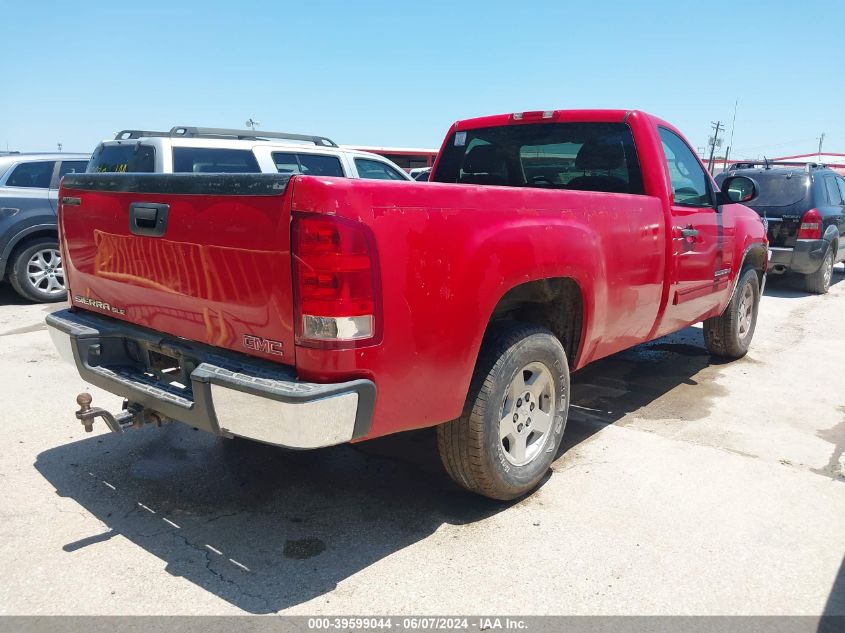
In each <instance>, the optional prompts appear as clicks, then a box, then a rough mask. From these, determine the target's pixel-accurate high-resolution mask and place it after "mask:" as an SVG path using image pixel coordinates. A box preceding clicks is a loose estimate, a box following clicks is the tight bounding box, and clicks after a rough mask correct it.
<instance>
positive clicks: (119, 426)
mask: <svg viewBox="0 0 845 633" xmlns="http://www.w3.org/2000/svg"><path fill="white" fill-rule="evenodd" d="M92 400H93V398H92V396H91V394H90V393H88V392H85V391H83V392H82V393H80V394H79V395H78V396H76V404H78V405H79V411H77V412H76V418H77V419H78V420H79V421H80V422H82V426H83V427H84V428H85V432H86V433H90V432H91V431H93V430H94V420H96V419H97V418H102V419H103V422H105V424H106V426H107V427H109V430H110V431H111V432H112V433H123V431H124V430H125V429H127V428H129V427H130V426H132V427H135V428H141V427H142V426H144V425H145V424H155V425H156V426H161V425H162V423H164V422H169V421H170V419H169V418H165V417H163V416H161V415H160V414H158V413H157V412H155V411H151V410H149V409H145V408H144V407H142V406H141V405H139V404H135V403H131V402H128V401H127V402H124V403H123V411H121V412H120V413H118V414H116V415H112V414H111V413H109V412H108V411H106V410H105V409H101V408H100V407H92V406H91V402H92Z"/></svg>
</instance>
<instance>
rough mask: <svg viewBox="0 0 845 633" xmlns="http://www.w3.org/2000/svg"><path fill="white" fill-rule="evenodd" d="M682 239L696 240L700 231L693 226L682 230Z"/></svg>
mask: <svg viewBox="0 0 845 633" xmlns="http://www.w3.org/2000/svg"><path fill="white" fill-rule="evenodd" d="M681 237H682V238H683V239H685V240H686V239H690V238H692V239H695V238H696V237H698V229H694V228H692V227H691V226H688V227H686V228H683V229H681Z"/></svg>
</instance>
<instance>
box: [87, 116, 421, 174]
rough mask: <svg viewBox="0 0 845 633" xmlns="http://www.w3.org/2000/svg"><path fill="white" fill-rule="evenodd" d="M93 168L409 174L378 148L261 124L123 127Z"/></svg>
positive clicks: (97, 152)
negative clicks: (149, 128) (353, 147)
mask: <svg viewBox="0 0 845 633" xmlns="http://www.w3.org/2000/svg"><path fill="white" fill-rule="evenodd" d="M88 171H89V172H133V173H139V172H140V173H144V172H146V173H162V174H169V173H195V174H203V173H237V174H244V173H247V174H249V173H283V174H291V173H294V174H306V175H311V176H337V177H341V178H370V179H379V180H406V181H410V180H411V177H410V176H409V175H408V174H406V173H405V172H404V171H403V170H402V168H400V167H398V166H397V165H395V164H394V163H392V162H390V161H389V160H387V159H386V158H384V157H382V156H379V155H378V154H371V153H369V152H362V151H359V150H351V149H346V148H342V147H338V145H337V144H336V143H335V142H334V141H332V140H330V139H328V138H326V137H324V136H308V135H304V134H288V133H284V132H264V131H260V130H231V129H224V128H199V127H174V128H172V129H171V130H170V131H169V132H151V131H147V130H123V131H121V132H119V133H118V134H117V136H115V138H114V140H111V141H103V142H102V143H100V145H98V146H97V149H95V150H94V155H93V156H92V158H91V164H90V165H89V167H88Z"/></svg>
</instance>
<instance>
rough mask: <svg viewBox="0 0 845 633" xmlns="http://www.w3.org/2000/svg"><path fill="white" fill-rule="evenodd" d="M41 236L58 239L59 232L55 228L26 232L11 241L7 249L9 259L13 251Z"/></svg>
mask: <svg viewBox="0 0 845 633" xmlns="http://www.w3.org/2000/svg"><path fill="white" fill-rule="evenodd" d="M42 237H52V238H55V239H58V238H59V232H58V231H57V230H56V229H38V230H37V231H33V232H32V233H27V234H26V235H24V236H23V237H20V238H18V239H17V240H15V241H14V242H12V244H11V248H10V249H9V250H8V253H9V259H11V258H12V255H13V254H14V253H15V251H19V250H20V249H21V248H25V247H26V245H27V244H29V243H30V242H32V241H35V240H37V239H39V238H42Z"/></svg>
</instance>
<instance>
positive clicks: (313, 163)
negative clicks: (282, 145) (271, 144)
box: [273, 152, 344, 178]
mask: <svg viewBox="0 0 845 633" xmlns="http://www.w3.org/2000/svg"><path fill="white" fill-rule="evenodd" d="M273 163H274V164H275V165H276V169H277V170H278V171H279V173H280V174H304V175H306V176H337V177H340V178H343V176H344V174H343V168H342V167H341V166H340V159H338V157H337V156H328V155H326V154H304V153H303V154H299V153H295V152H273Z"/></svg>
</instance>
